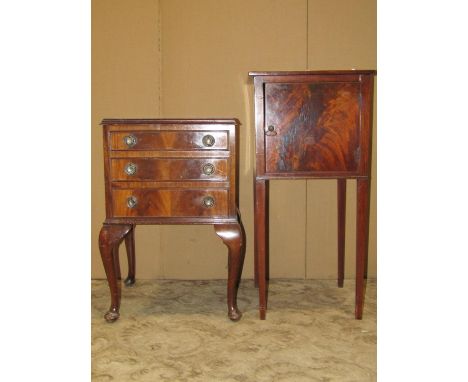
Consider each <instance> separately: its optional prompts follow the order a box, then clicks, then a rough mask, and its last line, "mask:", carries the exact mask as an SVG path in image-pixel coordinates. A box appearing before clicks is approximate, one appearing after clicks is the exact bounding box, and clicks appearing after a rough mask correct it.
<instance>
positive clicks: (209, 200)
mask: <svg viewBox="0 0 468 382" xmlns="http://www.w3.org/2000/svg"><path fill="white" fill-rule="evenodd" d="M203 205H204V206H205V207H206V208H211V207H213V206H214V205H215V200H214V199H213V198H212V197H211V196H205V197H204V198H203Z"/></svg>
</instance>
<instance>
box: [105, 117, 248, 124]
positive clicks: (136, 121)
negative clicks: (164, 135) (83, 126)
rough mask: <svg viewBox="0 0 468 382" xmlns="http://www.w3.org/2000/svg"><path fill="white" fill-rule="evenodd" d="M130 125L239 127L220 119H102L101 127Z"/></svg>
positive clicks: (233, 120)
mask: <svg viewBox="0 0 468 382" xmlns="http://www.w3.org/2000/svg"><path fill="white" fill-rule="evenodd" d="M123 124H125V125H132V124H205V125H207V124H229V125H232V124H235V125H240V122H239V120H238V119H237V118H220V119H172V118H169V119H168V118H142V119H138V118H130V119H126V118H121V119H115V118H104V119H103V120H102V121H101V125H123Z"/></svg>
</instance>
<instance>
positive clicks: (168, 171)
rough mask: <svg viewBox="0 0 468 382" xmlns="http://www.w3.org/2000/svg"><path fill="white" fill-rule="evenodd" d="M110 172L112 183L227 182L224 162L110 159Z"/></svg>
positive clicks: (202, 159) (210, 159)
mask: <svg viewBox="0 0 468 382" xmlns="http://www.w3.org/2000/svg"><path fill="white" fill-rule="evenodd" d="M110 170H111V180H112V181H122V180H125V181H151V180H154V181H177V180H213V181H225V180H227V178H228V159H225V158H197V159H157V158H125V159H112V160H111V167H110Z"/></svg>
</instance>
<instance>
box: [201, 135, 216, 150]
mask: <svg viewBox="0 0 468 382" xmlns="http://www.w3.org/2000/svg"><path fill="white" fill-rule="evenodd" d="M202 143H203V145H204V146H206V147H211V146H213V145H214V144H215V139H214V137H213V136H212V135H205V136H204V137H203V139H202Z"/></svg>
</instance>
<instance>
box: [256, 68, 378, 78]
mask: <svg viewBox="0 0 468 382" xmlns="http://www.w3.org/2000/svg"><path fill="white" fill-rule="evenodd" d="M309 74H328V75H350V74H373V75H376V74H377V70H373V69H369V70H308V71H292V72H287V71H286V72H249V76H252V77H255V76H292V75H296V76H300V75H309Z"/></svg>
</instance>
